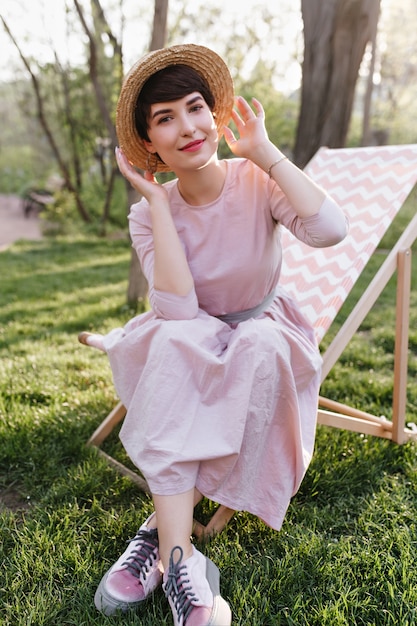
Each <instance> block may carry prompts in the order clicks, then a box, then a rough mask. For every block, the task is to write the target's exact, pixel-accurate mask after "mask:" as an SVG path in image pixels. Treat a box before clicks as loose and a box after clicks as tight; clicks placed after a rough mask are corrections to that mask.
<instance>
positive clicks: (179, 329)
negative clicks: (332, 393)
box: [104, 159, 347, 529]
mask: <svg viewBox="0 0 417 626" xmlns="http://www.w3.org/2000/svg"><path fill="white" fill-rule="evenodd" d="M226 162H227V175H226V181H225V186H224V189H223V191H222V194H221V196H220V197H219V198H218V199H217V200H216V201H214V202H211V203H210V204H207V205H204V206H191V205H188V204H186V203H185V202H184V200H183V199H182V197H181V196H180V194H179V191H178V188H177V181H170V182H169V183H166V187H167V189H168V193H169V199H170V206H171V212H172V215H173V219H174V222H175V225H176V228H177V231H178V234H179V237H180V239H181V242H182V244H183V246H184V249H185V252H186V255H187V259H188V261H189V266H190V269H191V272H192V274H193V277H194V285H195V287H194V289H193V290H192V291H191V292H190V293H189V294H188V295H187V296H184V297H179V296H174V295H172V294H169V293H164V292H160V291H157V290H155V289H154V287H153V283H152V276H153V240H152V230H151V220H150V215H149V210H148V205H147V202H146V201H145V200H142V201H141V202H139V203H138V204H136V205H133V206H132V209H131V212H130V215H129V221H130V232H131V237H132V241H133V246H134V247H135V249H136V250H137V253H138V255H139V258H140V261H141V265H142V268H143V272H144V274H145V276H146V278H147V280H148V282H149V301H150V304H151V308H152V310H150V311H148V312H146V313H143V314H141V315H139V316H137V317H135V318H133V319H132V320H130V321H129V322H128V323H127V324H126V326H125V327H124V328H116V329H114V330H113V331H111V332H110V333H109V334H108V335H106V336H105V339H104V342H105V348H106V351H107V353H108V356H109V359H110V365H111V368H112V372H113V377H114V383H115V386H116V390H117V392H118V394H119V397H120V399H121V401H122V402H123V404H124V405H125V406H126V408H127V415H126V418H125V420H124V423H123V426H122V429H121V432H120V438H121V440H122V443H123V445H124V447H125V449H126V451H127V453H128V455H129V456H130V458H131V459H132V461H133V463H134V464H135V465H136V466H137V467H138V468H139V469H140V470H141V472H142V473H143V475H144V476H145V478H146V480H147V481H148V484H149V487H150V489H151V492H152V493H155V494H161V495H169V494H178V493H182V492H184V491H187V490H189V489H191V488H193V487H194V486H196V487H197V488H198V489H199V490H200V492H201V493H202V494H203V495H205V496H207V497H208V498H210V499H212V500H214V501H216V502H219V503H221V504H225V505H226V506H228V507H230V508H232V509H235V510H245V511H249V512H251V513H253V514H254V515H257V516H258V517H260V518H261V519H263V520H264V521H265V522H266V523H267V524H268V525H270V526H271V527H273V528H276V529H279V528H280V527H281V524H282V521H283V519H284V516H285V513H286V510H287V507H288V504H289V502H290V499H291V497H292V496H293V495H294V494H295V493H296V491H297V489H298V487H299V485H300V483H301V481H302V479H303V476H304V474H305V471H306V469H307V467H308V464H309V462H310V460H311V456H312V453H313V447H314V437H315V428H316V410H317V395H318V389H319V381H320V368H321V357H320V354H319V351H318V348H317V346H316V343H315V339H314V334H313V331H312V328H311V327H310V325H309V323H308V321H307V320H306V319H305V318H304V317H303V316H302V314H301V313H300V311H299V309H298V307H297V304H296V303H295V302H294V301H293V300H292V299H291V298H290V297H289V296H288V295H287V294H286V293H285V291H284V290H283V289H282V288H281V287H280V286H279V275H280V268H281V255H282V250H281V245H280V236H279V235H280V228H281V226H280V224H282V225H284V226H285V227H287V228H289V229H290V230H291V231H292V232H293V233H294V234H295V235H296V237H298V238H299V239H301V240H303V241H304V242H306V243H307V244H309V245H312V246H316V247H324V246H329V245H334V244H336V243H338V242H339V241H340V240H341V239H343V238H344V236H345V235H346V232H347V226H346V219H345V217H344V215H343V213H342V211H341V210H340V208H339V207H338V206H337V204H335V203H334V202H333V201H332V200H331V199H330V198H326V199H325V201H324V202H323V205H322V206H321V208H320V211H319V213H318V214H317V215H314V216H312V217H309V218H307V219H300V218H298V217H297V215H296V214H295V212H294V210H293V209H292V207H291V206H290V205H289V203H288V200H287V199H286V197H285V196H284V194H283V192H282V191H281V190H280V188H279V187H278V186H277V184H276V183H275V182H274V181H272V180H270V179H269V177H268V176H267V175H266V174H265V173H264V172H263V171H262V170H260V169H259V168H258V167H256V166H255V165H253V164H252V163H251V162H250V161H247V160H244V159H231V160H228V161H226ZM268 295H269V303H268V302H266V301H265V298H266V297H267V296H268ZM264 301H265V302H264ZM262 302H264V304H263V306H262V304H261V303H262ZM260 304H261V306H260V307H258V305H260ZM255 307H258V308H257V309H255V310H254V311H252V312H250V311H249V313H248V314H247V315H243V318H245V317H248V319H244V320H243V321H240V322H239V321H238V320H237V319H236V318H234V317H233V316H232V318H231V319H227V321H225V320H224V319H219V317H218V316H223V315H225V314H231V313H237V312H241V311H247V310H250V309H254V308H255ZM263 309H264V310H263Z"/></svg>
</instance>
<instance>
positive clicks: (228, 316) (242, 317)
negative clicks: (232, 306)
mask: <svg viewBox="0 0 417 626" xmlns="http://www.w3.org/2000/svg"><path fill="white" fill-rule="evenodd" d="M274 298H275V290H274V291H271V293H269V294H268V295H267V296H266V298H264V299H263V300H262V302H261V303H260V304H257V305H256V306H254V307H253V308H252V309H245V310H244V311H236V312H235V313H225V314H224V315H216V317H217V319H219V320H221V321H222V322H226V324H239V323H240V322H245V321H246V320H249V319H250V318H251V317H258V315H260V314H261V313H263V312H264V311H266V309H267V308H268V307H269V305H270V304H271V303H272V302H273V300H274Z"/></svg>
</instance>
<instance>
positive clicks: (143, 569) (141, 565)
mask: <svg viewBox="0 0 417 626" xmlns="http://www.w3.org/2000/svg"><path fill="white" fill-rule="evenodd" d="M154 515H155V513H152V515H151V516H150V517H148V519H147V520H146V522H144V524H142V526H141V527H140V528H139V530H138V532H137V535H136V537H134V538H133V539H130V540H129V546H128V547H127V548H126V550H125V551H124V552H123V554H122V555H121V556H120V558H119V559H117V561H116V563H114V565H112V567H111V568H110V569H109V570H108V571H107V572H106V573H105V574H104V576H103V578H102V579H101V582H100V584H99V586H98V588H97V591H96V593H95V596H94V604H95V605H96V608H97V609H98V610H99V611H101V613H104V615H113V613H115V612H116V611H118V610H119V611H128V610H129V609H130V608H132V607H135V606H137V605H138V604H140V603H141V602H143V601H144V600H146V598H147V597H148V596H149V595H151V594H152V593H153V592H154V591H155V589H156V588H157V587H159V585H160V584H161V583H162V564H161V560H160V557H159V544H158V531H157V529H156V528H153V529H148V523H149V521H150V519H151V518H152V517H153V516H154Z"/></svg>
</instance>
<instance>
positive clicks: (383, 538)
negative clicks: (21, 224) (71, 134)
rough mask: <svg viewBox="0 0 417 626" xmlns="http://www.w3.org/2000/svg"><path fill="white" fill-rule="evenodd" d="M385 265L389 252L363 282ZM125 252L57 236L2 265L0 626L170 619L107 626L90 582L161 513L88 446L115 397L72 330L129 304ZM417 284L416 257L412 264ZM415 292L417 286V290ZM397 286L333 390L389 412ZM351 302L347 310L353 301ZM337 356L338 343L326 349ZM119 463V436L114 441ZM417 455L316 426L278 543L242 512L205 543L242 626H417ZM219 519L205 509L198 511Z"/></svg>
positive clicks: (335, 377)
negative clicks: (301, 479) (313, 443)
mask: <svg viewBox="0 0 417 626" xmlns="http://www.w3.org/2000/svg"><path fill="white" fill-rule="evenodd" d="M383 256H384V251H383V250H381V251H380V254H379V255H376V257H375V260H374V261H373V263H371V266H370V268H369V270H368V273H367V274H366V275H365V276H364V277H363V279H362V282H361V284H360V285H359V287H362V286H363V284H366V283H367V281H369V274H370V273H372V272H373V271H374V270H375V267H376V266H377V264H378V263H379V262H380V260H381V258H383ZM129 260H130V246H129V243H128V242H127V240H125V239H121V240H120V239H119V240H112V241H110V240H105V239H94V238H91V239H86V238H81V237H80V238H74V239H65V238H62V239H55V240H49V239H46V240H44V241H41V242H36V243H31V242H19V243H17V244H15V245H14V246H13V247H12V248H10V249H9V250H6V251H4V252H2V253H0V264H1V274H0V304H1V308H0V350H1V361H0V441H1V444H0V497H1V500H0V502H1V504H0V528H1V538H2V541H1V547H0V551H1V562H2V570H1V574H0V594H1V595H0V624H2V625H4V626H75V625H76V626H93V625H97V626H99V625H104V624H108V625H114V626H116V625H122V624H123V626H128V625H132V626H133V625H143V626H155V625H156V624H157V625H158V626H159V625H164V624H166V625H170V624H172V618H171V614H170V611H169V610H168V609H167V605H166V602H165V599H164V598H163V595H162V593H161V592H159V593H157V594H156V595H155V597H154V599H153V600H151V601H149V602H148V603H147V604H146V605H145V606H143V607H142V608H141V609H140V610H139V611H138V612H136V613H131V614H127V615H125V616H116V617H112V618H106V617H103V616H101V615H100V614H98V613H97V611H96V609H95V607H94V605H93V596H94V592H95V588H96V586H97V584H98V582H99V580H100V578H101V576H102V574H103V573H104V571H105V570H106V569H107V568H108V567H109V565H110V564H111V563H112V562H113V561H114V560H115V559H116V558H117V557H118V556H119V553H120V552H121V551H122V549H124V542H125V540H126V539H127V538H128V537H131V536H133V535H134V534H135V531H136V530H137V528H138V526H139V524H140V523H141V521H142V520H143V519H144V518H145V517H146V516H147V515H148V514H149V513H150V511H151V508H152V506H151V502H150V501H149V498H148V497H147V496H145V495H144V494H141V493H140V492H139V491H138V490H137V488H136V487H135V486H134V485H133V484H132V483H131V482H130V481H129V480H128V479H127V478H124V477H121V476H120V475H118V474H117V473H116V472H115V471H114V470H113V469H112V468H111V467H109V466H108V465H107V463H106V462H105V461H104V460H103V459H102V458H100V457H99V455H98V454H97V452H96V451H95V450H94V449H92V448H88V447H86V445H85V442H86V441H87V439H88V437H89V436H90V434H91V433H92V431H93V430H94V428H95V427H96V426H97V425H98V424H99V422H100V421H101V420H102V419H103V417H104V416H105V415H106V414H107V412H108V411H109V409H110V408H112V407H113V405H114V404H115V402H116V401H117V399H116V397H115V393H114V389H113V386H112V382H111V373H110V368H109V366H108V362H107V359H106V357H105V355H103V354H101V353H99V352H97V351H94V350H92V349H88V348H86V347H83V346H80V345H79V344H78V342H77V334H78V332H80V331H81V330H86V329H94V330H97V331H101V332H105V331H107V330H109V329H111V328H113V327H115V326H119V325H121V324H123V323H124V322H126V321H127V320H128V319H129V318H130V317H131V316H132V314H133V313H132V311H130V310H129V309H128V308H127V307H126V306H125V297H126V287H127V276H128V267H129ZM413 264H414V277H417V261H416V259H414V262H413ZM414 281H416V278H414ZM416 294H417V284H414V285H413V293H412V319H411V322H410V328H411V332H410V359H409V361H410V363H409V374H410V375H409V398H408V415H407V418H408V419H409V421H412V422H413V421H414V422H417V389H416V387H417V386H416V385H415V383H414V380H415V374H416V369H417V331H416V328H417V324H416V310H417V307H416V304H417V302H416V300H417V295H416ZM394 297H395V281H390V283H389V285H388V287H387V289H386V290H385V291H384V294H383V297H382V298H381V300H380V302H379V303H378V305H377V306H376V307H375V308H374V309H373V311H372V312H371V314H370V315H369V316H368V318H367V320H366V322H365V323H364V324H363V325H362V327H361V329H360V331H359V332H358V333H357V335H356V336H355V338H354V339H353V341H352V342H351V344H350V345H349V348H348V350H347V351H346V352H345V354H344V355H343V357H342V359H341V360H340V362H339V363H338V364H337V366H336V367H335V368H334V370H333V372H332V373H331V375H330V376H329V378H328V379H327V381H326V382H325V384H324V385H323V389H322V392H323V394H324V395H328V396H330V397H332V398H334V399H337V400H340V401H343V402H349V403H351V404H352V405H354V406H357V407H360V408H363V409H364V410H367V411H371V412H373V411H377V413H378V414H381V413H382V414H385V415H386V416H387V417H389V416H390V412H391V401H392V362H393V341H394V320H395V311H394V308H393V301H394ZM348 306H349V305H348ZM324 344H325V342H324ZM106 445H108V446H109V449H110V450H111V451H112V453H114V454H116V455H118V456H120V458H121V459H123V458H124V456H123V451H122V450H121V447H120V444H119V443H118V440H117V436H116V435H115V436H114V437H112V438H110V440H109V442H108V444H106ZM416 450H417V448H416V444H415V443H413V442H411V443H408V444H406V445H404V446H398V445H396V444H392V443H390V442H388V441H385V440H380V439H377V438H374V437H365V436H363V435H359V434H356V433H350V432H346V431H339V430H335V429H329V428H325V427H319V428H318V433H317V443H316V452H315V456H314V459H313V462H312V464H311V466H310V468H309V470H308V473H307V475H306V478H305V480H304V482H303V484H302V486H301V489H300V491H299V493H298V494H297V495H296V497H295V498H294V499H293V501H292V503H291V505H290V508H289V511H288V515H287V517H286V520H285V523H284V526H283V528H282V530H281V532H275V531H272V530H271V529H269V528H267V527H266V526H265V525H264V524H263V523H262V522H261V521H259V520H257V519H256V518H254V517H252V516H250V515H249V514H246V513H238V514H237V515H235V517H234V518H233V520H232V521H231V522H230V524H229V525H228V527H227V528H226V530H225V531H224V532H223V533H222V534H221V535H219V536H218V537H216V538H214V539H213V540H212V541H211V542H210V543H208V544H206V545H204V546H201V549H202V551H203V552H205V554H207V555H208V556H210V557H212V558H213V560H214V561H215V562H216V563H217V564H218V565H219V567H220V569H221V572H222V591H223V596H224V597H225V598H227V600H228V601H229V602H230V604H231V606H232V611H233V616H234V621H233V623H234V624H239V625H241V626H278V625H297V626H316V625H317V626H319V625H320V626H342V625H346V626H348V625H349V626H352V625H367V626H369V625H375V626H380V625H387V626H388V625H392V626H398V625H401V626H411V625H414V624H416V623H417V614H416V612H417V555H416V551H417V526H416V519H417V473H416V470H417V456H416ZM211 510H212V505H211V504H210V503H204V504H203V506H202V507H201V508H200V511H199V513H198V514H199V515H200V516H201V517H202V518H204V517H205V516H207V514H208V513H209V512H210V511H211Z"/></svg>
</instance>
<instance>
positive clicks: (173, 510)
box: [152, 489, 195, 569]
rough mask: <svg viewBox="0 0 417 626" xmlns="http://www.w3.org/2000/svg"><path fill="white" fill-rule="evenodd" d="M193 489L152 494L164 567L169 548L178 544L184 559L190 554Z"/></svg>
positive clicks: (166, 565)
mask: <svg viewBox="0 0 417 626" xmlns="http://www.w3.org/2000/svg"><path fill="white" fill-rule="evenodd" d="M194 495H195V493H194V489H190V490H189V491H186V492H185V493H180V494H178V495H174V496H158V495H155V494H154V495H153V496H152V497H153V501H154V504H155V511H156V516H157V518H158V537H159V554H160V557H161V561H162V565H163V567H164V569H168V566H169V557H170V555H171V550H172V549H173V548H174V547H175V546H180V547H181V548H182V550H183V552H184V556H183V558H184V560H185V559H187V558H188V557H190V556H191V555H192V547H191V533H192V529H193V511H194Z"/></svg>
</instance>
